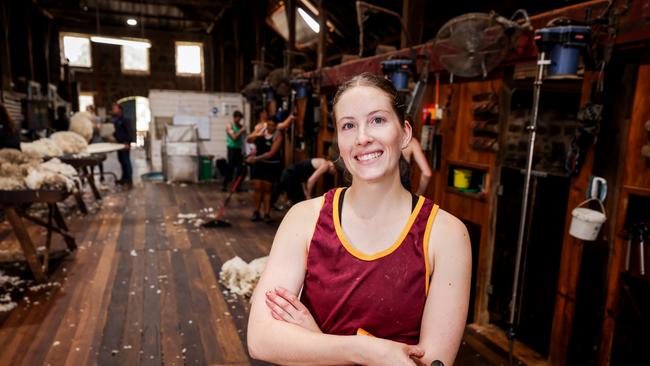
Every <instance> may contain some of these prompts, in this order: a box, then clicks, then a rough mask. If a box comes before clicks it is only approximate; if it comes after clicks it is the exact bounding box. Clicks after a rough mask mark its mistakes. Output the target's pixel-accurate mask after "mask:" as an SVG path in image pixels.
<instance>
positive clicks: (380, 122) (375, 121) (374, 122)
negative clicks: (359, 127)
mask: <svg viewBox="0 0 650 366" xmlns="http://www.w3.org/2000/svg"><path fill="white" fill-rule="evenodd" d="M371 122H372V123H373V124H376V125H380V124H382V123H384V119H383V118H382V117H374V118H373V119H372V121H371Z"/></svg>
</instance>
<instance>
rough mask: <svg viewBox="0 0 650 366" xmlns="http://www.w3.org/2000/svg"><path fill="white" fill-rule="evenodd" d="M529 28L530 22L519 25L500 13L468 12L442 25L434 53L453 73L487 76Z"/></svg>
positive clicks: (436, 39)
mask: <svg viewBox="0 0 650 366" xmlns="http://www.w3.org/2000/svg"><path fill="white" fill-rule="evenodd" d="M526 19H527V17H526ZM528 27H530V25H529V23H528V21H526V23H525V24H524V25H519V24H518V23H516V22H514V21H511V20H508V19H506V18H504V17H502V16H499V15H498V14H496V13H490V14H486V13H468V14H464V15H461V16H458V17H456V18H453V19H451V20H450V21H448V22H447V23H445V25H443V26H442V28H440V30H439V31H438V34H437V35H436V38H435V40H434V44H433V55H434V58H435V60H436V61H437V62H438V63H439V64H440V65H441V66H442V67H444V68H445V69H446V70H447V71H449V72H450V73H451V74H453V75H458V76H462V77H466V78H473V77H476V76H480V75H482V76H483V77H485V76H486V75H487V73H488V72H490V71H491V70H492V69H493V68H495V67H496V66H497V65H498V64H499V63H500V62H501V60H503V58H504V57H505V56H506V54H507V53H508V50H509V49H510V48H511V46H512V44H513V42H515V41H516V39H517V38H518V37H519V34H520V33H521V30H522V29H524V28H528Z"/></svg>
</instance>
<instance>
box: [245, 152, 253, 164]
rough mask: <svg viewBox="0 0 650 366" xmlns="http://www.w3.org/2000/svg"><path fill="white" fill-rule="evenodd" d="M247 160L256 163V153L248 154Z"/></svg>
mask: <svg viewBox="0 0 650 366" xmlns="http://www.w3.org/2000/svg"><path fill="white" fill-rule="evenodd" d="M246 162H247V163H248V164H253V163H255V155H253V154H251V155H248V156H247V157H246Z"/></svg>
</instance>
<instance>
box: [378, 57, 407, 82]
mask: <svg viewBox="0 0 650 366" xmlns="http://www.w3.org/2000/svg"><path fill="white" fill-rule="evenodd" d="M412 64H413V61H411V60H408V59H398V60H386V61H382V62H381V67H382V69H383V71H384V74H387V75H390V81H391V82H392V83H393V85H394V86H395V89H397V90H406V89H408V85H409V75H410V74H411V70H410V68H411V65H412Z"/></svg>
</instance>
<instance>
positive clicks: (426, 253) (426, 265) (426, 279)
mask: <svg viewBox="0 0 650 366" xmlns="http://www.w3.org/2000/svg"><path fill="white" fill-rule="evenodd" d="M437 214H438V205H433V207H432V208H431V212H430V213H429V219H428V220H427V226H426V229H425V230H424V238H423V240H422V241H423V242H424V268H425V276H424V294H425V296H428V295H429V280H430V277H431V266H430V265H429V241H430V240H431V238H430V236H431V227H432V226H433V221H434V219H435V218H436V215H437Z"/></svg>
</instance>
